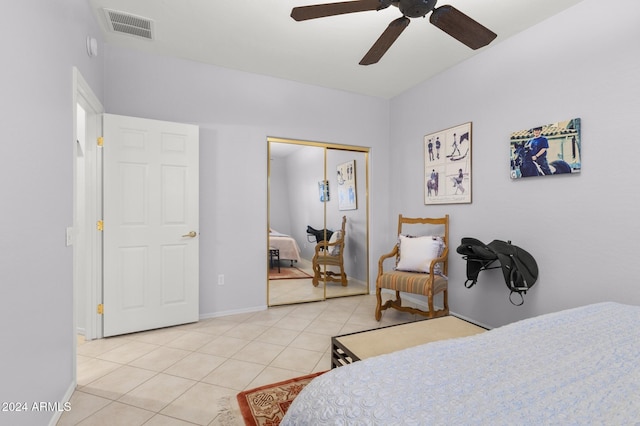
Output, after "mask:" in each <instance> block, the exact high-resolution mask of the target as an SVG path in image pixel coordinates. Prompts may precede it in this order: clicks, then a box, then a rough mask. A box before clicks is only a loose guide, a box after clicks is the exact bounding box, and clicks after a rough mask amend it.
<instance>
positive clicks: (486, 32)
mask: <svg viewBox="0 0 640 426" xmlns="http://www.w3.org/2000/svg"><path fill="white" fill-rule="evenodd" d="M429 22H431V23H432V24H433V25H435V26H436V27H438V28H440V29H441V30H442V31H444V32H445V33H447V34H449V35H450V36H451V37H453V38H455V39H456V40H458V41H459V42H461V43H463V44H466V45H467V46H469V47H470V48H472V49H473V50H475V49H479V48H481V47H484V46H486V45H487V44H489V43H491V42H492V41H493V39H495V38H496V37H497V34H496V33H494V32H493V31H491V30H490V29H488V28H487V27H485V26H484V25H482V24H480V23H478V22H477V21H474V20H473V19H471V18H470V17H468V16H467V15H465V14H464V13H462V12H460V11H459V10H458V9H456V8H455V7H453V6H449V5H445V6H440V7H438V8H436V9H434V10H433V12H432V13H431V16H430V17H429Z"/></svg>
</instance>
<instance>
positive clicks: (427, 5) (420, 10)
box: [398, 0, 437, 18]
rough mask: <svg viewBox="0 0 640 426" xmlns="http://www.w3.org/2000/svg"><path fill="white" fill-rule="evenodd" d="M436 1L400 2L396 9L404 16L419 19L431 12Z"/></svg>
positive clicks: (401, 0) (409, 0)
mask: <svg viewBox="0 0 640 426" xmlns="http://www.w3.org/2000/svg"><path fill="white" fill-rule="evenodd" d="M436 3H437V0H400V1H399V4H398V8H399V9H400V12H402V14H403V15H404V16H407V17H409V18H419V17H422V16H425V15H426V14H427V13H429V12H431V11H432V10H433V8H434V7H435V6H436Z"/></svg>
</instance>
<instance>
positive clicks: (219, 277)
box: [218, 274, 224, 285]
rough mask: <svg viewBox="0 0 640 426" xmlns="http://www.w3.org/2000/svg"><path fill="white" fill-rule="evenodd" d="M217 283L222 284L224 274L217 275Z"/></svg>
mask: <svg viewBox="0 0 640 426" xmlns="http://www.w3.org/2000/svg"><path fill="white" fill-rule="evenodd" d="M218 285H224V274H220V275H218Z"/></svg>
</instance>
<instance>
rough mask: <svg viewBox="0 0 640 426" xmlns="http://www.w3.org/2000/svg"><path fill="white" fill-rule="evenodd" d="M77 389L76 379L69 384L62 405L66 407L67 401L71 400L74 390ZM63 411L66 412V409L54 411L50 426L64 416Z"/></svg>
mask: <svg viewBox="0 0 640 426" xmlns="http://www.w3.org/2000/svg"><path fill="white" fill-rule="evenodd" d="M75 390H76V382H75V380H74V381H73V382H71V384H70V385H69V388H68V389H67V391H66V392H65V393H64V396H63V397H62V401H60V406H61V407H64V406H65V405H66V403H67V402H69V401H71V397H72V396H73V392H75ZM62 413H64V411H54V412H53V416H52V417H51V421H50V422H49V426H56V424H57V423H58V421H59V420H60V417H62Z"/></svg>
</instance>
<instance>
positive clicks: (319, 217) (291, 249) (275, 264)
mask: <svg viewBox="0 0 640 426" xmlns="http://www.w3.org/2000/svg"><path fill="white" fill-rule="evenodd" d="M294 142H295V141H289V140H279V139H271V138H270V139H269V158H270V162H269V192H268V200H269V229H268V231H269V233H268V246H269V247H268V250H267V259H266V263H267V267H268V276H269V279H268V292H267V294H268V305H269V306H275V305H284V304H292V303H301V302H309V301H318V300H324V299H326V298H334V297H343V296H351V295H356V294H367V293H368V292H369V290H368V281H369V278H368V265H367V259H368V252H367V250H368V245H367V229H368V226H367V212H366V208H367V207H366V206H367V202H366V197H367V192H366V184H367V178H366V170H367V168H366V161H367V153H366V152H360V151H353V150H349V149H332V148H328V145H326V144H316V143H311V144H309V143H304V142H299V141H298V142H299V143H294ZM325 160H326V172H325ZM352 160H355V162H356V165H357V166H356V173H357V196H358V197H359V199H358V207H357V209H353V210H348V211H344V210H339V208H338V201H337V195H338V194H337V188H338V183H337V182H336V179H335V177H334V175H335V174H336V166H337V165H338V164H341V163H343V162H345V161H352ZM325 173H326V175H325ZM325 176H326V180H328V181H329V191H330V192H329V199H328V200H324V201H321V198H320V192H319V182H320V181H323V180H324V178H325ZM343 216H346V217H347V221H346V224H347V225H346V228H345V240H344V242H345V245H344V252H343V256H344V271H345V273H346V275H347V285H346V286H343V285H342V284H341V283H340V282H326V281H324V280H322V281H320V282H319V284H318V286H314V285H313V284H312V281H313V280H312V277H313V275H314V271H313V265H312V259H313V256H314V253H315V248H316V244H317V241H316V239H315V237H313V236H310V235H309V234H308V233H307V228H308V227H312V228H315V229H329V230H332V231H335V230H340V227H341V222H342V217H343ZM327 268H328V269H329V270H333V269H334V267H333V266H330V267H327ZM278 269H279V271H278ZM335 271H336V272H338V271H339V269H335Z"/></svg>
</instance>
